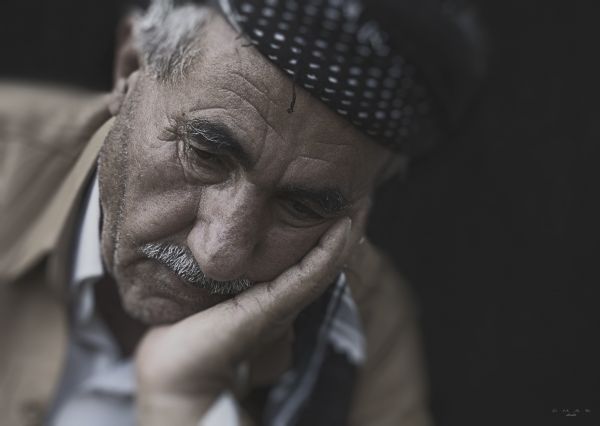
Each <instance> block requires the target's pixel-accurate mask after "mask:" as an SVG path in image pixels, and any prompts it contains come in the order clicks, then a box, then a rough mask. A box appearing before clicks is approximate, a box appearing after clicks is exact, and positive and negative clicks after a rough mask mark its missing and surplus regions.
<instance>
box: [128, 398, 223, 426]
mask: <svg viewBox="0 0 600 426" xmlns="http://www.w3.org/2000/svg"><path fill="white" fill-rule="evenodd" d="M217 397H218V395H217V394H213V393H202V394H197V393H196V394H189V395H188V394H181V393H176V392H163V391H156V390H153V391H140V392H138V395H137V400H136V405H137V416H138V419H137V424H138V425H139V426H154V425H156V426H158V425H166V424H168V425H169V426H196V425H197V424H198V421H199V420H200V419H201V418H202V417H203V416H204V415H205V414H206V412H207V411H208V410H209V409H210V407H211V406H212V405H213V403H214V402H215V400H216V399H217Z"/></svg>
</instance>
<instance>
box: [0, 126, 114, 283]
mask: <svg viewBox="0 0 600 426" xmlns="http://www.w3.org/2000/svg"><path fill="white" fill-rule="evenodd" d="M113 123H114V118H111V119H110V120H108V121H107V122H106V123H104V124H103V125H102V126H101V127H100V128H99V129H98V130H97V131H96V133H94V135H93V136H92V138H91V139H90V141H89V142H88V144H87V145H86V147H85V148H84V150H83V152H82V153H81V155H80V156H79V158H78V159H77V161H76V163H75V165H74V166H73V168H72V169H71V170H70V172H69V174H68V175H67V177H66V178H65V179H64V180H63V182H62V183H61V185H60V187H59V189H58V191H57V192H56V195H55V196H54V197H53V198H52V199H51V201H50V202H49V203H48V204H47V205H46V206H45V208H44V211H43V212H42V213H41V214H40V215H39V216H38V218H37V219H36V221H35V222H34V223H33V224H32V225H31V226H30V227H29V228H28V229H27V231H26V233H25V234H24V235H23V237H22V238H21V239H20V240H19V241H18V242H17V244H15V246H14V247H13V248H12V249H11V251H10V252H9V253H8V255H7V256H6V257H4V258H2V259H0V270H2V271H3V275H4V277H6V278H7V280H8V281H14V280H16V279H17V278H19V277H20V276H22V275H23V274H24V273H26V272H27V271H29V270H31V269H32V268H33V267H34V266H35V265H37V264H38V263H39V262H40V261H41V260H43V259H44V258H45V257H47V256H48V255H51V256H50V259H49V265H48V266H49V273H50V282H51V285H52V287H53V288H55V289H56V290H58V291H59V293H61V294H62V293H64V288H65V285H66V283H68V279H69V274H70V267H69V265H70V263H71V262H69V261H68V260H69V255H70V249H71V244H72V241H73V233H74V232H75V229H74V228H76V226H75V225H76V222H77V217H78V215H77V209H75V208H74V207H75V206H76V205H77V203H78V202H80V201H81V197H82V195H83V193H84V192H85V183H86V182H87V181H88V180H89V179H90V177H91V174H92V173H93V171H94V168H95V165H96V160H97V158H98V154H99V152H100V148H101V147H102V144H103V143H104V140H105V139H106V136H107V135H108V132H109V131H110V129H111V128H112V126H113Z"/></svg>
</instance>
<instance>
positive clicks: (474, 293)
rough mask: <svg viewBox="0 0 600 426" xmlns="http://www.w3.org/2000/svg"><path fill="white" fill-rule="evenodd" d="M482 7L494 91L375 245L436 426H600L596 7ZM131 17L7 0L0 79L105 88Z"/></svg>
mask: <svg viewBox="0 0 600 426" xmlns="http://www.w3.org/2000/svg"><path fill="white" fill-rule="evenodd" d="M474 4H475V5H478V7H479V10H480V13H481V17H482V19H483V22H484V24H485V25H486V26H487V30H488V35H489V44H490V47H491V56H490V72H489V76H488V79H487V82H486V84H485V86H484V88H483V90H482V92H481V94H480V96H479V99H478V101H477V102H476V104H475V105H474V107H473V108H472V111H471V113H470V115H469V120H468V123H467V125H466V126H465V128H464V129H463V130H462V131H461V133H460V134H459V135H458V137H457V138H456V140H455V141H454V142H453V143H452V144H451V145H448V146H446V147H444V148H442V149H441V150H440V151H438V152H437V153H436V154H435V155H433V156H432V157H431V158H430V159H429V160H428V161H426V162H423V163H421V164H418V165H416V166H415V168H414V169H413V172H412V175H411V176H410V179H409V180H408V181H407V182H406V183H397V182H396V183H394V184H391V185H388V186H387V187H386V188H385V189H384V190H383V191H382V192H381V194H380V196H379V201H378V203H377V206H376V209H375V212H374V214H373V218H372V219H373V223H372V229H371V235H372V236H373V238H374V240H375V241H377V242H378V243H379V244H380V245H382V246H384V247H385V248H386V249H387V250H388V251H389V252H390V253H391V254H392V256H393V257H394V259H395V260H396V262H397V264H398V265H399V267H400V268H401V270H402V271H403V272H404V274H405V275H406V276H407V277H408V278H409V280H410V281H411V282H412V284H413V286H414V291H415V293H416V295H417V297H418V300H419V304H420V310H421V315H422V326H423V331H424V336H425V345H426V352H427V360H428V366H429V372H430V377H431V385H432V406H433V410H434V414H435V418H436V420H437V424H438V425H461V426H469V425H498V426H500V425H501V426H505V425H535V426H537V425H540V426H542V425H552V424H590V425H600V368H599V367H598V365H597V363H598V361H599V360H600V351H599V349H598V345H597V341H598V338H599V335H598V331H599V327H598V325H599V323H600V321H599V320H598V314H597V311H598V308H597V306H598V302H599V300H600V291H599V290H598V285H599V284H600V274H599V272H598V269H599V266H600V265H599V262H597V260H596V258H597V256H598V255H600V250H599V248H600V247H599V246H600V243H599V241H600V239H599V236H600V233H599V232H598V226H597V221H598V220H599V218H600V209H599V208H598V203H597V202H596V198H597V194H598V191H597V183H598V182H600V172H599V169H598V167H597V162H598V159H599V158H600V120H599V119H598V117H599V114H600V83H599V78H600V62H599V60H598V55H599V52H600V49H599V48H598V43H599V42H600V27H599V25H598V21H599V18H600V14H599V11H600V5H599V4H598V3H597V2H596V3H595V2H591V1H590V2H584V1H573V2H565V1H558V0H548V1H545V2H534V1H531V0H528V1H524V0H508V1H506V0H505V1H491V0H479V1H475V2H474ZM122 9H123V6H122V5H121V3H120V2H118V1H116V0H112V1H103V2H98V1H91V0H85V1H83V0H54V1H52V2H49V1H43V0H37V1H27V2H25V1H23V2H21V1H16V0H11V1H7V0H5V1H4V2H3V3H2V5H1V6H0V76H8V77H18V78H21V79H23V78H29V79H44V80H51V81H55V82H56V81H58V82H66V83H69V84H74V85H79V86H85V87H88V88H94V89H102V90H106V89H108V88H109V87H110V80H111V62H112V51H113V50H112V49H113V48H112V46H113V43H114V34H113V33H114V28H115V26H116V22H117V20H118V16H119V13H120V12H121V11H122ZM576 408H579V409H581V410H583V409H586V408H587V409H590V410H591V413H590V414H588V415H585V416H582V415H579V416H577V417H564V416H559V415H555V414H552V410H553V409H559V410H560V409H576Z"/></svg>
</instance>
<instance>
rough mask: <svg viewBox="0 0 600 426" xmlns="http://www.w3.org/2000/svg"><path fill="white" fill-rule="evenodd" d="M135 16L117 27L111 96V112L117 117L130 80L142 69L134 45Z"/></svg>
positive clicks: (129, 16) (128, 17) (131, 16)
mask: <svg viewBox="0 0 600 426" xmlns="http://www.w3.org/2000/svg"><path fill="white" fill-rule="evenodd" d="M135 19H136V17H135V15H133V14H130V15H128V16H126V17H125V18H123V19H122V20H121V21H120V22H119V25H118V27H117V40H116V41H117V43H116V51H115V66H114V70H113V89H112V92H111V94H110V103H109V107H108V108H109V110H110V113H111V114H112V115H113V116H115V115H117V113H118V112H119V110H120V109H121V105H123V102H124V100H125V97H126V95H127V93H128V91H129V89H130V87H129V86H130V84H129V78H130V77H131V75H132V74H133V73H134V72H135V71H137V70H138V69H139V68H140V62H141V61H140V54H139V51H138V49H137V47H136V45H135V43H134V38H133V27H134V22H135Z"/></svg>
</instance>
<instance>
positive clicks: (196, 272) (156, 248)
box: [140, 243, 254, 296]
mask: <svg viewBox="0 0 600 426" xmlns="http://www.w3.org/2000/svg"><path fill="white" fill-rule="evenodd" d="M140 251H141V253H142V254H143V255H144V256H146V257H147V258H148V259H153V260H156V261H157V262H160V263H162V264H163V265H165V266H166V267H167V268H169V269H170V270H171V271H173V272H175V273H176V274H177V275H178V276H179V278H181V279H182V280H183V281H184V282H186V283H188V284H190V285H193V286H194V287H199V288H202V289H204V290H207V291H208V292H209V293H210V294H214V295H222V296H233V295H236V294H239V293H241V292H242V291H244V290H247V289H248V288H250V287H252V285H253V284H254V283H253V282H252V281H250V280H248V279H245V278H244V279H236V280H231V281H216V280H213V279H212V278H209V277H207V276H206V275H205V274H204V272H202V269H200V266H199V265H198V263H197V262H196V259H194V255H193V254H192V252H191V251H190V249H189V248H187V247H185V246H179V245H177V244H170V243H148V244H145V245H144V246H143V247H142V248H141V249H140Z"/></svg>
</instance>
